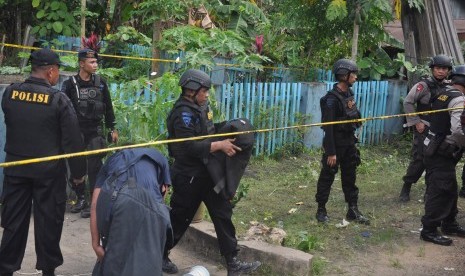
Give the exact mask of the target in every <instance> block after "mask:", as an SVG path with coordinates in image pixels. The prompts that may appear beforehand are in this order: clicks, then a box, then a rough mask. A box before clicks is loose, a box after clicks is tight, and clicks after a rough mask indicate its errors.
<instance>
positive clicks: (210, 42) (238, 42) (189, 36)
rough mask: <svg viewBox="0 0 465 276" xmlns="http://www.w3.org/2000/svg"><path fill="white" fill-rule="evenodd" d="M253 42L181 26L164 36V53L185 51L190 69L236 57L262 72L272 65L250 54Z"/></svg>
mask: <svg viewBox="0 0 465 276" xmlns="http://www.w3.org/2000/svg"><path fill="white" fill-rule="evenodd" d="M251 43H252V41H251V39H245V38H243V37H241V36H240V35H239V34H237V33H235V32H232V31H223V30H220V29H212V30H204V29H202V28H198V27H195V26H190V25H188V26H180V27H175V28H171V29H168V30H166V31H164V32H163V40H162V41H161V42H160V43H159V46H160V48H161V49H163V50H166V51H168V52H171V53H177V52H178V51H185V52H186V57H185V61H186V63H187V66H188V67H195V68H198V67H200V66H206V67H207V68H209V69H211V68H213V66H214V60H213V58H214V57H230V58H231V57H234V59H235V62H237V63H238V64H240V65H241V66H244V67H251V68H254V69H261V68H262V63H263V62H267V61H270V59H268V58H267V57H265V56H261V55H257V54H253V53H250V44H251Z"/></svg>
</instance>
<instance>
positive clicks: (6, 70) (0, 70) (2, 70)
mask: <svg viewBox="0 0 465 276" xmlns="http://www.w3.org/2000/svg"><path fill="white" fill-rule="evenodd" d="M20 73H21V69H19V68H18V67H12V66H2V67H0V74H1V75H16V74H20Z"/></svg>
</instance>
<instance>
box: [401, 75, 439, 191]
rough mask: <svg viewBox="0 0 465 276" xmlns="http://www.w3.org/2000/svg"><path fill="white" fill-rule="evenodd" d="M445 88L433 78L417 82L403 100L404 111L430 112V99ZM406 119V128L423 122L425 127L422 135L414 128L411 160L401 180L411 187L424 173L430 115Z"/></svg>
mask: <svg viewBox="0 0 465 276" xmlns="http://www.w3.org/2000/svg"><path fill="white" fill-rule="evenodd" d="M445 87H446V83H444V82H438V81H437V80H436V79H434V78H433V77H428V78H426V79H424V80H422V81H420V82H418V83H417V84H416V85H415V86H413V87H412V89H411V90H410V92H409V94H408V95H407V97H406V98H405V100H404V108H405V111H406V112H407V113H411V112H415V111H416V112H422V111H429V110H431V104H430V99H431V97H434V96H435V95H438V94H439V93H440V92H441V91H442V90H443V89H445ZM415 104H416V110H414V109H413V108H414V107H413V105H415ZM406 119H407V125H408V126H412V125H415V124H416V123H418V122H424V123H425V125H426V127H425V130H424V131H423V133H419V132H418V131H417V129H416V128H414V133H413V144H412V150H411V160H410V163H409V165H408V168H407V172H406V173H405V175H404V177H403V178H402V180H403V181H404V183H407V184H408V185H411V184H412V183H416V182H417V181H418V179H420V177H421V175H422V174H423V172H424V171H425V166H424V164H423V141H424V140H425V137H426V135H427V134H428V130H429V121H430V115H429V114H422V115H418V116H408V117H407V118H406Z"/></svg>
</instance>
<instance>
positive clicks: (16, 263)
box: [0, 49, 86, 276]
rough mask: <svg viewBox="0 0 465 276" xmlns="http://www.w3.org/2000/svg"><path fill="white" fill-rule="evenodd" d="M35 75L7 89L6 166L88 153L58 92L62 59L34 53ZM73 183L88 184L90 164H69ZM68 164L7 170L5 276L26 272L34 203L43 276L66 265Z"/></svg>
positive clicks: (0, 262)
mask: <svg viewBox="0 0 465 276" xmlns="http://www.w3.org/2000/svg"><path fill="white" fill-rule="evenodd" d="M31 63H32V73H31V76H30V77H29V78H28V79H27V80H26V81H25V82H24V83H15V84H12V85H10V86H9V87H7V88H6V90H5V93H4V95H3V98H2V109H3V112H4V114H5V124H6V143H5V152H6V158H5V161H6V162H10V161H18V160H24V159H31V158H37V157H44V156H52V155H57V154H63V153H72V152H78V151H82V150H84V145H83V142H82V138H81V135H80V132H79V125H78V121H77V117H76V113H75V111H74V108H73V106H72V104H71V102H70V101H69V99H68V97H66V95H65V94H63V93H60V91H58V90H56V89H54V88H53V87H52V86H53V85H56V84H57V82H58V78H59V70H60V69H59V68H60V65H61V62H60V58H59V57H58V55H57V54H56V53H54V52H52V51H51V50H49V49H42V50H39V51H35V52H33V53H32V54H31ZM69 165H70V171H71V177H72V179H73V182H74V183H76V184H78V183H83V182H84V176H85V173H86V163H85V159H83V158H73V159H69ZM65 170H66V167H65V162H64V161H63V160H55V161H48V162H42V163H33V164H29V165H24V166H14V167H6V168H5V169H4V170H3V173H4V175H5V178H4V184H3V195H2V202H3V203H2V204H3V205H2V215H1V225H2V227H3V228H4V230H3V237H2V242H1V245H0V275H2V276H6V275H13V272H14V271H16V270H19V269H20V268H21V262H22V260H23V257H24V252H25V249H26V242H27V236H28V231H29V230H28V228H29V221H30V217H31V209H32V201H34V208H33V210H34V212H33V214H34V232H35V235H34V236H35V245H36V256H37V263H36V268H37V269H40V270H42V273H43V275H54V271H55V268H56V267H58V266H60V265H61V264H63V256H62V254H61V250H60V239H61V232H62V229H63V220H64V214H65V207H66V176H65Z"/></svg>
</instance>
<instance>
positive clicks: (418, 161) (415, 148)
mask: <svg viewBox="0 0 465 276" xmlns="http://www.w3.org/2000/svg"><path fill="white" fill-rule="evenodd" d="M427 134H428V128H425V131H423V133H419V132H418V131H417V129H416V128H414V132H413V143H412V150H411V159H410V163H409V164H408V167H407V172H406V173H405V175H404V177H403V178H402V180H403V181H404V183H408V184H412V183H417V181H418V179H420V177H421V175H422V174H423V172H424V171H425V165H424V164H423V142H424V141H425V138H426V135H427Z"/></svg>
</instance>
